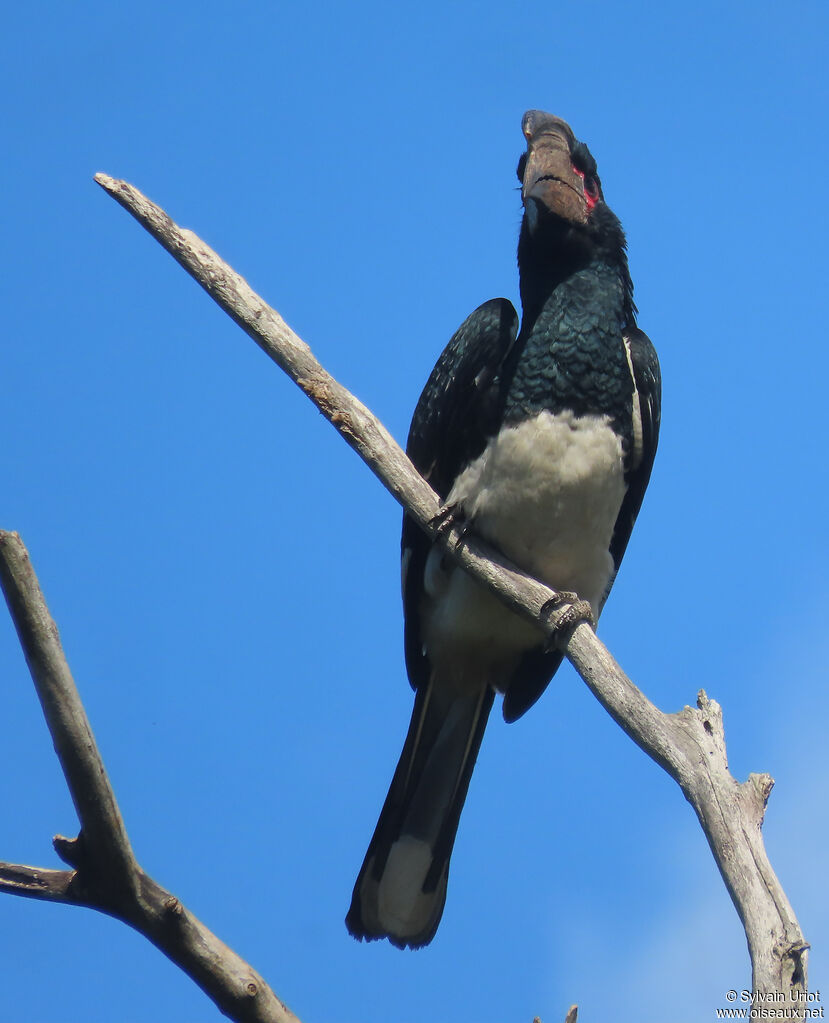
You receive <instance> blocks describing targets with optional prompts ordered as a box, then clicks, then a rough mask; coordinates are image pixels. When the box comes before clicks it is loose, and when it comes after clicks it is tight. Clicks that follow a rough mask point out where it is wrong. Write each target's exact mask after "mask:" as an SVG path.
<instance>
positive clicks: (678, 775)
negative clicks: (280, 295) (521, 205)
mask: <svg viewBox="0 0 829 1023" xmlns="http://www.w3.org/2000/svg"><path fill="white" fill-rule="evenodd" d="M95 180H96V181H97V182H98V184H99V185H101V187H102V188H104V189H106V191H107V192H109V194H110V195H112V196H113V198H114V199H116V200H117V201H118V202H119V203H120V204H121V205H122V206H123V207H124V208H125V209H127V210H128V211H129V212H130V213H131V214H132V215H133V216H134V217H135V218H136V219H137V220H138V221H139V223H141V224H142V225H143V226H144V227H145V228H146V229H147V230H148V231H149V232H150V233H151V234H152V235H153V237H154V238H156V240H157V241H159V242H160V243H161V245H163V246H164V248H166V249H167V251H168V252H170V253H171V254H172V255H173V256H174V258H175V259H176V260H177V261H178V262H179V263H180V264H181V265H182V266H183V267H184V269H185V270H187V272H188V273H190V274H191V275H192V276H193V277H194V278H195V279H196V280H197V281H198V282H199V283H200V284H201V285H202V287H203V288H204V289H205V290H206V291H207V292H208V294H209V295H210V296H211V297H212V298H214V299H215V300H216V301H217V302H218V303H219V305H220V306H221V307H222V308H223V309H224V310H225V311H226V312H227V313H228V314H229V315H230V316H231V317H232V318H233V319H234V320H235V321H236V322H237V323H238V324H239V325H240V326H241V327H242V329H243V330H245V331H246V332H247V333H248V334H249V335H250V336H251V337H252V338H253V339H254V340H255V341H256V343H257V344H258V345H259V346H260V347H261V348H262V349H263V350H264V351H265V352H266V353H267V354H268V355H269V356H270V357H271V358H272V359H273V360H274V361H275V362H276V363H277V364H278V365H280V366H281V367H282V368H283V369H284V370H285V372H286V373H288V375H289V376H290V377H291V378H292V379H293V380H294V381H295V382H296V383H297V384H298V385H299V387H301V388H302V390H303V391H305V393H306V394H307V395H308V396H309V397H310V398H311V400H312V401H313V402H314V403H315V404H316V405H317V407H318V408H319V409H320V411H321V412H322V413H323V415H325V416H326V418H328V419H329V421H330V422H331V423H332V425H334V426H335V427H336V429H337V430H339V432H340V433H341V434H342V435H343V436H344V437H345V439H346V440H347V441H348V443H349V444H350V445H351V446H352V447H354V448H355V449H356V450H357V451H358V452H359V454H360V456H361V457H362V458H363V460H364V461H365V462H366V463H367V464H368V465H369V467H370V468H371V469H372V471H373V472H374V473H375V474H376V475H377V476H378V477H379V478H380V479H381V480H382V482H383V483H384V484H385V486H386V487H387V488H388V489H389V491H390V492H391V493H392V494H393V495H394V496H395V497H396V498H397V500H398V501H400V503H401V504H403V505H404V507H406V508H407V509H408V511H409V512H410V513H411V514H412V515H413V516H414V517H415V518H416V519H417V520H418V522H419V523H420V525H421V527H422V528H423V529H424V530H425V531H426V532H427V533H429V534H430V535H431V536H433V537H435V538H436V539H437V541H438V542H439V543H442V544H443V545H444V547H445V549H446V551H447V553H449V554H450V556H452V557H453V558H455V560H456V561H457V562H458V563H459V564H461V565H462V566H463V567H464V568H465V569H466V570H467V571H468V572H469V573H470V574H471V575H473V576H474V577H475V578H477V579H478V580H480V581H481V582H483V583H484V584H485V585H487V586H488V587H489V588H490V589H492V590H493V591H494V592H495V593H497V594H498V596H499V597H500V598H501V599H502V600H503V601H504V602H505V603H506V604H507V605H508V606H509V607H511V608H513V610H515V611H516V612H518V613H519V614H521V615H523V616H524V617H525V618H529V619H530V620H532V621H534V622H535V623H536V624H537V625H538V626H539V628H541V629H542V630H543V631H544V632H546V633H547V635H548V636H549V637H550V639H551V640H553V641H555V642H557V643H558V645H559V646H560V647H561V649H562V650H563V651H564V653H565V654H566V656H567V657H568V658H569V659H570V661H571V662H572V664H573V665H574V667H575V668H576V670H577V671H578V672H579V674H580V675H581V677H582V678H583V679H584V681H585V682H586V683H587V685H588V686H589V687H590V689H591V691H592V692H593V693H594V694H595V696H596V697H597V699H598V700H599V701H600V702H601V703H602V705H603V706H604V707H605V708H606V709H607V710H608V712H609V713H610V714H611V715H612V716H613V718H614V719H615V720H616V721H617V722H618V723H619V725H620V726H621V727H622V728H623V729H624V730H625V731H626V732H627V734H628V735H629V736H630V737H631V738H632V739H633V740H634V742H636V743H637V745H639V746H640V747H641V748H642V749H643V750H644V751H645V752H646V753H647V754H648V755H649V756H650V757H652V758H653V759H654V760H655V761H656V762H657V763H658V764H659V765H660V766H661V767H663V768H664V769H665V770H666V771H667V772H668V773H669V774H670V775H671V777H672V778H674V779H675V780H676V781H677V783H678V784H679V786H680V788H681V789H682V792H683V793H684V795H685V797H686V799H688V801H689V802H690V803H691V805H692V806H693V807H694V810H695V811H696V814H697V817H698V818H699V821H700V824H701V826H702V828H703V830H704V832H705V835H706V838H707V839H708V843H709V845H710V847H711V850H712V852H713V854H714V858H715V860H716V862H717V866H718V867H719V869H720V873H721V874H722V877H723V880H724V881H725V884H726V887H727V888H728V892H729V894H730V896H731V898H732V901H733V902H734V905H735V907H736V909H737V912H738V914H739V916H740V919H741V920H742V922H743V926H744V928H745V931H746V938H747V940H748V946H749V951H750V954H751V961H752V984H753V988H754V990H755V991H758V992H762V993H764V994H765V993H772V992H782V993H784V994H786V995H788V994H793V995H794V996H795V998H796V996H797V995H798V994H799V993H802V991H803V990H805V985H806V963H807V949H808V945H807V944H806V942H805V941H804V939H803V935H802V934H801V931H800V928H799V926H798V923H797V920H796V918H795V915H794V912H793V911H792V908H791V906H790V905H789V902H788V900H787V898H786V896H785V893H784V892H783V889H782V887H781V885H780V883H779V881H778V880H777V877H776V876H775V874H774V871H773V870H772V867H771V864H770V863H769V860H768V857H767V856H766V852H765V848H764V846H763V841H762V837H761V833H760V828H761V825H762V822H763V814H764V811H765V804H766V800H767V798H768V794H769V792H770V791H771V785H772V781H771V779H770V778H769V777H768V776H767V775H751V776H750V777H749V779H748V781H746V782H744V783H743V784H742V785H740V784H739V783H738V782H737V781H736V780H735V779H734V778H733V777H732V776H731V774H730V773H729V771H728V763H727V759H726V756H725V738H724V734H723V729H722V716H721V713H720V709H719V706H718V705H717V704H716V703H714V702H713V701H709V700H708V698H707V697H706V696H705V694H704V693H703V692H700V694H699V697H698V700H697V707H696V708H695V709H691V708H689V707H686V708H685V709H684V710H682V711H680V712H678V713H677V714H670V715H669V714H665V713H663V712H662V711H660V710H659V709H658V708H657V707H655V706H654V705H653V704H652V703H651V702H650V701H649V700H648V699H647V698H646V697H645V696H644V694H642V693H641V692H640V691H639V690H638V689H637V688H636V686H634V685H633V683H632V682H631V681H630V680H629V679H628V678H627V676H626V675H625V674H624V672H623V671H622V670H621V668H620V667H619V665H618V664H617V663H616V662H615V660H614V659H613V657H612V656H611V655H610V653H609V652H608V650H607V649H606V648H605V647H604V645H603V644H602V643H601V642H600V641H599V640H598V639H597V638H596V636H595V633H594V632H593V630H592V629H591V628H590V626H589V625H588V624H586V623H582V624H579V625H577V626H576V627H575V628H572V629H570V630H568V631H566V632H565V634H564V635H560V634H558V635H557V634H556V625H557V624H558V622H559V621H560V618H559V616H558V615H554V616H547V615H545V609H546V607H548V606H549V605H550V602H551V601H552V600H553V599H554V598H555V597H556V594H555V593H554V592H553V591H552V590H549V589H548V588H547V587H545V586H542V585H541V584H540V583H538V582H537V581H536V580H533V579H530V578H529V577H528V576H526V575H525V574H524V573H522V572H519V571H518V570H517V569H516V568H515V566H512V565H510V564H509V563H508V562H506V561H505V560H504V559H503V558H501V557H500V555H498V554H497V553H495V552H493V551H491V550H490V549H488V548H487V547H486V546H485V545H484V544H482V543H480V542H479V541H478V540H476V539H474V538H471V537H467V538H464V540H463V543H461V544H459V543H458V541H459V536H458V534H457V532H456V531H455V530H450V531H448V535H444V536H440V535H439V529H438V527H437V525H436V516H437V513H438V511H439V505H440V502H439V500H438V498H437V495H436V494H435V493H434V492H433V491H432V490H431V489H430V488H429V487H428V485H427V484H426V483H425V481H424V480H423V479H422V478H421V477H420V476H419V475H418V473H417V472H416V471H415V469H414V466H412V465H411V463H410V462H409V461H408V459H407V458H406V456H405V454H404V452H403V451H402V450H401V449H400V447H399V446H398V445H397V444H396V443H395V442H394V440H393V439H392V438H391V437H390V435H389V434H388V432H387V431H386V430H385V428H384V427H383V426H382V425H381V424H380V423H379V422H378V421H377V420H376V419H375V418H374V417H373V416H372V415H371V413H370V412H369V411H368V409H366V408H365V406H364V405H362V404H361V403H360V402H358V401H357V399H356V398H354V397H353V396H352V395H350V394H349V393H348V392H347V391H345V389H344V388H342V387H341V386H340V385H339V384H337V383H336V382H335V381H333V380H332V378H331V377H330V376H329V375H328V374H327V373H326V372H325V370H324V369H323V368H322V367H321V366H320V364H319V363H318V362H317V360H316V359H315V358H314V356H313V355H312V354H311V350H310V349H309V348H308V346H307V345H306V344H305V343H304V342H303V341H302V340H301V339H300V338H298V337H297V335H296V334H294V332H293V331H292V330H291V329H290V328H289V327H288V326H287V325H286V324H285V322H284V321H283V320H282V318H281V317H280V316H279V315H278V314H277V313H276V312H274V311H273V310H272V309H270V308H269V307H268V306H267V305H266V303H265V302H264V300H263V299H262V298H260V296H258V295H257V294H255V293H254V292H253V291H252V290H251V288H250V287H249V286H248V284H247V283H246V282H245V281H244V280H243V279H242V278H241V277H239V276H238V274H236V273H235V272H234V271H233V270H231V269H230V267H228V266H227V265H226V264H225V263H223V262H222V260H221V259H220V258H219V257H218V256H217V255H216V253H215V252H213V250H212V249H210V248H209V247H208V246H207V245H205V244H204V242H202V241H201V240H200V239H198V238H197V237H196V236H195V235H194V234H193V233H192V232H190V231H185V230H183V229H181V228H179V227H178V226H177V225H176V224H174V223H173V221H172V220H171V219H170V218H169V217H168V216H167V214H166V213H164V211H163V210H161V209H159V207H157V206H156V205H155V204H154V203H152V202H150V200H149V199H147V198H146V196H144V195H142V194H141V192H139V191H138V189H136V188H134V187H133V186H132V185H129V184H127V183H126V182H124V181H116V180H115V179H113V178H110V177H107V176H106V175H103V174H98V175H96V178H95ZM550 619H552V620H550Z"/></svg>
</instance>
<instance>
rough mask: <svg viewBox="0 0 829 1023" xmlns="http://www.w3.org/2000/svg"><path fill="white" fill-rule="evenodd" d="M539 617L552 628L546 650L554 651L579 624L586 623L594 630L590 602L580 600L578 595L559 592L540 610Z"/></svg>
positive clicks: (567, 591)
mask: <svg viewBox="0 0 829 1023" xmlns="http://www.w3.org/2000/svg"><path fill="white" fill-rule="evenodd" d="M540 617H546V619H547V622H548V624H549V625H550V626H551V627H552V629H553V632H552V635H551V636H550V637H549V638H548V640H547V649H548V650H554V649H557V648H558V647H559V645H560V644H561V643H562V641H563V640H566V639H567V637H568V636H569V635H570V632H571V631H572V630H573V629H574V628H575V626H576V625H579V624H580V623H581V622H587V624H588V625H589V626H590V628H591V629H595V628H596V619H595V618H594V617H593V608H592V607H591V606H590V602H589V601H587V600H582V599H581V597H580V596H579V595H578V593H572V592H571V591H569V590H559V591H558V592H557V593H556V595H555V596H554V597H551V598H550V599H549V600H548V601H546V602H545V603H544V605H543V606H542V608H541V612H540Z"/></svg>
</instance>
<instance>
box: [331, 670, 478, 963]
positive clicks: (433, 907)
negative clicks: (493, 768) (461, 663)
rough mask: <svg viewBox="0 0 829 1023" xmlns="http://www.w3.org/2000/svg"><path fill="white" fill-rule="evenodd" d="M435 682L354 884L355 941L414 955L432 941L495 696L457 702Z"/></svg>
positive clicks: (417, 710) (416, 716)
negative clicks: (382, 942)
mask: <svg viewBox="0 0 829 1023" xmlns="http://www.w3.org/2000/svg"><path fill="white" fill-rule="evenodd" d="M448 688H449V687H447V686H445V685H443V686H442V685H440V683H439V680H436V679H435V677H434V676H432V678H431V679H430V681H429V685H428V686H426V687H424V688H423V689H421V690H419V691H418V693H417V695H416V697H415V705H414V711H413V713H412V721H411V724H410V725H409V734H408V735H407V736H406V742H405V745H404V746H403V752H402V753H401V755H400V762H399V763H398V765H397V770H396V771H395V772H394V778H393V779H392V783H391V787H390V788H389V794H388V795H387V796H386V802H385V803H384V804H383V809H382V811H381V813H380V820H379V821H378V822H377V827H376V828H375V830H374V836H373V837H372V839H371V842H370V844H369V847H368V852H367V853H366V858H365V860H364V861H363V866H362V868H361V870H360V874H359V876H358V878H357V883H356V884H355V885H354V894H353V896H352V899H351V908H350V909H349V911H348V915H347V916H346V918H345V922H346V926H347V927H348V929H349V931H350V932H351V933H352V934H353V935H354V937H355V938H359V939H363V938H366V939H368V940H369V941H371V940H373V939H375V938H388V939H389V941H390V942H391V943H392V944H393V945H397V947H398V948H406V947H407V946H408V947H410V948H420V947H421V946H422V945H427V944H428V943H429V942H430V941H431V940H432V938H433V937H434V936H435V931H436V930H437V927H438V924H439V923H440V918H441V915H442V913H443V905H444V902H445V901H446V880H447V877H448V875H449V857H450V856H451V855H452V847H453V845H454V844H455V833H456V832H457V829H458V821H459V820H460V815H461V810H462V809H463V804H464V800H465V799H466V793H467V789H468V788H469V779H470V778H471V777H472V769H473V768H474V766H475V760H476V759H477V757H478V750H479V749H480V746H481V739H482V738H483V734H484V729H485V728H486V722H487V718H488V717H489V712H490V709H491V707H492V700H493V697H494V695H495V693H494V690H493V689H492V688H491V687H490V686H486V687H482V688H481V690H479V691H478V692H477V693H470V694H467V695H459V694H458V693H457V692H455V691H452V692H451V695H450V693H448V692H447V689H448Z"/></svg>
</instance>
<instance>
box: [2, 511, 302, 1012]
mask: <svg viewBox="0 0 829 1023" xmlns="http://www.w3.org/2000/svg"><path fill="white" fill-rule="evenodd" d="M0 582H1V583H2V587H3V591H4V593H5V595H6V600H7V602H8V605H9V610H10V612H11V615H12V618H13V619H14V623H15V626H16V628H17V633H18V636H19V637H20V642H21V645H22V647H23V651H24V653H25V655H26V661H27V662H28V665H29V670H30V671H31V674H32V679H33V680H34V683H35V688H36V689H37V693H38V696H39V697H40V702H41V704H42V706H43V713H44V715H45V717H46V723H47V725H48V727H49V731H50V732H51V735H52V740H53V742H54V745H55V750H56V751H57V754H58V757H59V759H60V763H61V767H62V768H63V773H64V775H65V777H66V782H67V785H68V786H69V790H70V792H71V794H72V799H73V800H74V803H75V807H76V809H77V811H78V817H79V818H80V821H81V833H80V835H79V836H78V838H77V839H68V838H63V837H61V836H57V837H56V838H55V849H56V850H57V852H58V853H59V855H60V856H61V857H62V858H63V859H64V860H65V861H66V862H68V863H70V864H71V865H72V866H73V867H75V868H76V869H75V870H50V869H46V868H42V867H27V866H23V865H20V864H15V863H0V892H5V893H7V894H9V895H21V896H24V897H26V898H32V899H40V900H42V901H48V902H63V903H67V904H71V905H77V906H88V907H90V908H92V909H97V910H100V911H101V912H102V913H106V914H108V915H109V916H114V917H117V918H118V919H119V920H123V921H124V922H125V923H128V924H129V925H130V926H131V927H134V928H135V930H137V931H139V932H140V933H141V934H143V935H144V936H145V937H146V938H148V939H149V940H150V941H151V942H152V943H153V944H154V945H156V946H157V947H158V948H159V949H161V951H162V952H164V953H165V954H166V955H167V956H169V958H170V959H172V961H173V962H174V963H176V964H177V965H178V966H180V967H181V969H182V970H184V972H185V973H187V974H188V975H189V976H190V977H192V978H193V980H194V981H195V982H196V983H197V984H198V985H199V986H200V987H201V988H202V990H203V991H204V992H205V993H206V994H207V995H209V996H210V998H212V999H213V1001H214V1002H215V1003H216V1005H217V1006H218V1007H219V1009H220V1010H221V1011H222V1012H223V1013H224V1014H225V1015H227V1016H230V1017H231V1019H235V1020H239V1021H243V1023H299V1020H298V1019H297V1017H296V1016H294V1014H293V1013H292V1012H291V1011H290V1010H289V1009H288V1008H287V1007H286V1006H285V1005H284V1004H283V1003H282V1002H281V1001H280V1000H279V999H278V998H277V997H276V995H275V994H274V993H273V991H271V989H270V988H269V987H268V985H267V984H266V983H265V981H264V980H263V979H262V977H260V976H259V974H258V973H256V971H255V970H253V969H252V967H251V966H249V965H248V963H246V962H245V961H244V960H243V959H241V958H240V957H239V956H238V955H236V953H235V952H233V951H232V949H230V948H228V947H227V945H225V944H224V942H222V941H220V940H219V939H218V938H217V937H216V935H215V934H213V933H212V932H211V931H209V930H208V929H207V927H205V926H204V924H203V923H201V921H200V920H198V919H196V917H194V916H193V915H192V914H191V913H189V912H188V911H187V910H186V909H185V908H184V906H183V905H182V904H181V903H180V902H179V900H178V899H177V898H176V897H175V896H174V895H172V894H171V893H170V892H168V891H166V890H165V889H164V888H162V887H161V886H160V885H158V884H156V882H155V881H153V880H152V878H149V877H147V875H146V874H145V873H144V872H143V871H142V870H141V868H140V867H139V866H138V864H137V862H136V860H135V857H134V855H133V852H132V848H131V847H130V844H129V840H128V839H127V833H126V829H125V828H124V822H123V821H122V819H121V813H120V811H119V809H118V804H117V802H116V800H115V795H114V793H113V791H112V788H111V786H110V784H109V779H108V778H107V775H106V770H105V768H104V765H103V762H102V760H101V756H100V754H99V753H98V748H97V746H96V744H95V738H94V736H93V735H92V729H91V728H90V726H89V721H88V720H87V717H86V713H85V711H84V709H83V705H82V703H81V698H80V695H79V694H78V690H77V688H76V687H75V683H74V681H73V679H72V674H71V672H70V670H69V666H68V664H67V663H66V658H65V657H64V654H63V650H62V648H61V645H60V639H59V637H58V630H57V626H56V625H55V623H54V621H53V620H52V618H51V616H50V614H49V610H48V608H47V607H46V602H45V600H44V598H43V593H42V592H41V590H40V585H39V584H38V581H37V576H36V575H35V572H34V569H33V568H32V565H31V561H30V559H29V554H28V551H27V550H26V548H25V547H24V545H23V542H22V540H21V539H20V537H19V536H18V535H17V533H8V532H4V531H0Z"/></svg>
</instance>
